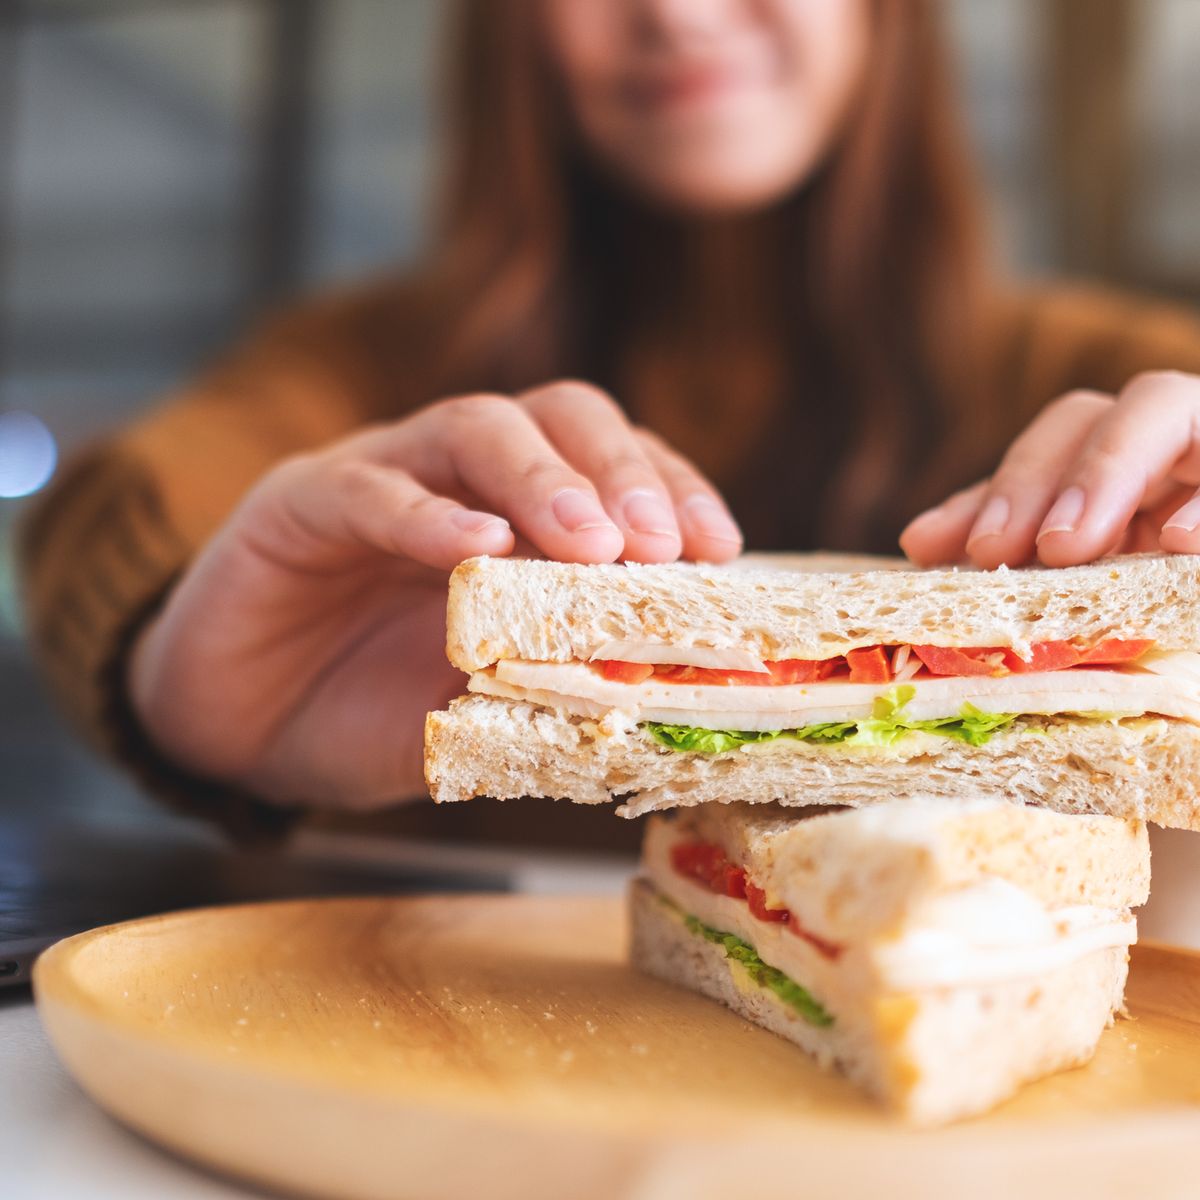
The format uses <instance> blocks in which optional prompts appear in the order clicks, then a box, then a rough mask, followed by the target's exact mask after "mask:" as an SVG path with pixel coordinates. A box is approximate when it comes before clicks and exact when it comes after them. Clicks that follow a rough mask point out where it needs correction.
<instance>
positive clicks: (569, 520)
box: [550, 488, 617, 533]
mask: <svg viewBox="0 0 1200 1200" xmlns="http://www.w3.org/2000/svg"><path fill="white" fill-rule="evenodd" d="M550 507H551V508H552V509H553V510H554V515H555V516H556V517H557V518H558V523H559V524H560V525H561V526H562V527H563V528H564V529H565V530H566V531H567V532H568V533H583V532H584V531H585V530H588V529H616V528H617V527H616V526H615V525H614V524H613V523H612V521H610V520H609V519H608V514H607V513H606V512H605V511H604V509H602V508H601V507H600V502H599V501H598V500H597V499H596V498H595V497H594V496H589V495H588V494H587V493H586V492H581V491H579V490H578V489H577V488H564V489H563V490H562V491H561V492H559V493H558V494H557V495H556V496H555V497H554V499H553V500H551V501H550Z"/></svg>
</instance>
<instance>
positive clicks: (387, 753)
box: [25, 0, 1200, 832]
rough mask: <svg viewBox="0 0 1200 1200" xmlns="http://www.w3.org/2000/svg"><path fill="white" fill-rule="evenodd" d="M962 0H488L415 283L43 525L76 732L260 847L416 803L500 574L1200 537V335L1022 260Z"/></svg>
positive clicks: (117, 446) (67, 482)
mask: <svg viewBox="0 0 1200 1200" xmlns="http://www.w3.org/2000/svg"><path fill="white" fill-rule="evenodd" d="M931 7H932V6H931V5H929V4H927V3H921V2H914V3H909V4H904V5H901V4H896V3H890V2H887V0H875V2H871V0H619V2H614V3H604V4H598V3H595V0H508V2H507V3H505V4H496V3H493V2H492V0H465V2H464V3H462V4H461V11H460V13H459V19H458V22H457V26H456V43H455V47H454V56H453V60H452V63H453V90H452V97H451V99H452V104H451V110H450V127H449V148H450V161H449V164H448V167H449V169H448V173H447V186H446V188H445V192H444V196H443V200H442V203H441V205H440V207H439V213H440V215H441V218H442V224H441V229H440V233H439V236H438V237H437V238H436V240H435V244H434V247H433V249H432V252H431V254H430V257H429V260H428V262H427V263H426V265H425V267H424V268H423V269H422V270H421V271H419V272H417V273H415V274H414V276H413V277H411V278H409V279H406V280H399V281H398V280H385V281H383V282H380V283H378V284H375V285H372V286H370V287H368V288H365V289H362V290H360V291H357V292H355V293H353V294H350V295H345V296H340V297H336V298H334V299H330V300H326V301H321V302H318V303H315V304H312V305H310V306H308V307H306V308H304V309H302V310H300V311H298V312H296V313H293V314H291V315H289V316H286V317H284V318H283V319H281V320H280V321H278V322H277V323H276V324H275V325H274V326H272V327H271V328H269V329H268V330H266V331H264V332H262V333H261V334H259V335H258V336H257V337H255V338H254V339H252V340H251V341H250V342H249V343H248V344H247V345H246V346H244V347H243V348H242V349H241V350H240V351H238V352H237V353H235V354H234V355H233V356H232V357H230V358H229V359H228V360H227V361H225V362H224V363H223V364H222V365H220V366H219V367H218V368H217V369H216V370H214V371H212V372H211V373H209V374H208V375H207V376H206V377H204V378H203V379H202V380H200V381H199V382H198V383H196V384H194V385H193V386H191V387H190V388H188V389H187V390H185V391H184V392H183V393H182V394H181V395H179V396H176V397H175V398H174V399H173V400H172V401H171V402H170V403H169V404H167V405H166V406H164V407H162V408H160V409H159V410H157V411H155V412H152V413H151V414H150V415H149V416H148V417H147V418H145V419H144V420H143V421H141V422H140V423H139V424H137V425H136V426H135V427H133V428H132V429H130V430H128V431H126V432H124V433H122V434H120V435H119V436H117V437H115V438H114V439H112V440H111V441H110V442H108V443H107V444H105V445H102V446H100V447H98V448H96V449H94V450H93V451H92V452H91V453H90V454H88V455H87V456H85V457H83V458H82V459H81V460H79V461H78V462H76V464H75V465H74V467H73V469H72V470H71V471H70V472H68V473H67V474H66V475H65V477H64V478H63V479H62V481H61V482H60V483H59V484H58V486H57V488H56V490H55V491H54V493H53V494H52V495H51V497H50V498H49V500H48V501H47V502H46V503H45V504H44V505H43V507H42V508H41V510H40V511H39V512H38V513H37V515H36V516H35V519H34V520H33V522H32V523H31V525H30V527H29V529H28V534H27V537H26V539H25V557H26V570H27V573H28V582H29V587H28V591H29V597H30V607H31V612H32V618H33V628H34V630H35V634H36V637H37V640H38V643H39V645H40V646H41V648H42V651H43V656H44V659H45V661H46V664H47V666H48V669H49V671H50V674H51V676H52V678H53V679H54V680H55V682H56V684H57V687H58V689H59V691H60V692H61V693H62V695H63V697H64V698H65V700H66V702H67V703H68V705H69V706H70V708H71V709H72V711H73V712H74V713H75V715H76V716H77V718H79V720H80V721H81V722H82V724H83V725H84V727H85V728H87V729H89V730H90V731H91V732H92V733H93V735H94V736H95V737H96V738H97V739H98V740H99V741H100V742H101V743H102V744H104V745H105V746H106V747H107V748H108V749H109V750H110V752H112V753H114V754H116V755H118V756H120V757H122V758H124V759H125V760H126V761H127V762H129V763H130V764H131V765H133V766H135V767H136V768H138V769H140V770H141V772H142V774H143V775H144V776H145V777H146V778H147V779H148V781H149V782H150V783H151V785H152V786H154V787H156V788H157V789H158V790H159V791H160V792H162V793H163V794H166V795H170V796H173V797H174V798H175V800H176V801H177V802H178V803H180V804H183V805H185V806H188V807H190V808H191V809H192V810H194V811H201V812H205V813H208V814H210V815H213V816H215V817H217V818H218V819H222V820H224V821H225V822H226V824H227V825H229V826H230V827H232V828H237V829H240V830H241V831H243V832H246V831H248V830H251V829H253V828H261V827H263V826H264V824H270V823H271V822H272V820H273V814H274V815H276V816H277V815H279V814H282V813H285V812H286V810H287V808H288V807H289V806H325V807H343V808H350V807H354V808H367V807H375V806H379V805H383V804H385V803H387V802H389V801H393V800H395V799H397V798H401V797H404V796H410V795H415V794H419V793H420V792H421V791H422V786H421V771H420V729H421V718H422V715H423V714H424V713H425V712H426V711H427V710H428V709H431V708H435V707H438V706H440V705H442V704H444V703H445V701H446V700H448V699H449V698H450V697H451V696H452V695H454V694H456V693H457V692H458V691H459V690H460V681H459V680H458V679H457V678H455V676H454V674H453V672H452V671H451V670H450V669H449V668H448V667H447V665H446V664H445V663H444V661H443V659H442V648H441V644H442V638H441V619H442V609H443V603H444V591H445V581H446V574H447V571H448V570H449V569H450V568H451V567H453V565H454V564H455V563H456V562H458V561H460V560H462V559H463V558H466V557H468V556H470V555H474V554H508V553H512V552H515V551H516V552H533V553H540V554H544V555H548V556H551V557H556V558H561V559H569V560H574V561H580V562H610V561H614V560H617V559H622V558H623V559H634V560H642V561H647V562H658V561H669V560H673V559H675V558H678V557H680V556H683V557H686V558H695V559H711V560H715V561H720V560H724V559H728V558H730V557H732V556H733V555H734V554H736V553H737V552H738V550H739V548H740V546H741V544H742V531H743V530H744V531H745V535H746V541H747V542H748V544H749V545H750V546H751V547H753V548H768V547H786V548H790V549H802V548H805V547H813V546H817V545H824V546H830V547H834V548H845V549H862V550H879V551H885V552H886V551H889V550H892V549H893V548H894V546H895V541H896V537H897V535H899V534H900V533H901V530H902V529H904V526H905V523H906V522H909V521H911V523H910V524H908V526H907V529H904V532H903V537H902V539H901V544H902V545H903V547H904V549H905V550H906V551H907V552H908V553H909V554H910V555H911V556H912V557H913V558H914V559H916V560H917V561H920V562H941V561H945V562H949V561H955V560H959V559H970V560H972V561H974V562H976V563H978V564H981V565H985V566H994V565H996V564H998V563H1000V562H1008V563H1017V562H1023V561H1026V560H1030V559H1034V558H1035V557H1036V558H1040V559H1041V560H1042V561H1043V562H1045V563H1048V564H1068V563H1078V562H1083V561H1086V560H1088V559H1091V558H1093V557H1095V556H1097V555H1099V554H1101V553H1104V552H1105V551H1107V550H1109V549H1111V548H1113V547H1116V546H1125V547H1130V546H1156V545H1161V546H1163V547H1164V548H1166V549H1169V550H1177V551H1196V550H1200V533H1198V532H1197V528H1198V526H1200V511H1198V510H1197V504H1198V502H1197V501H1196V500H1194V499H1190V498H1189V497H1190V493H1191V490H1192V489H1193V488H1194V487H1195V485H1197V484H1198V483H1200V448H1198V447H1197V446H1196V445H1194V444H1193V438H1192V430H1193V427H1194V426H1196V424H1197V420H1198V415H1200V381H1198V380H1197V378H1195V376H1196V375H1198V374H1200V324H1197V322H1196V321H1195V320H1194V319H1192V318H1191V317H1190V316H1187V315H1184V314H1181V313H1178V312H1171V311H1169V310H1163V309H1155V308H1150V307H1147V306H1145V305H1142V304H1137V303H1134V302H1132V301H1129V300H1124V299H1121V298H1118V297H1114V296H1107V295H1100V294H1089V293H1086V292H1062V291H1059V292H1056V291H1044V292H1040V293H1029V292H1026V293H1020V292H1017V291H1015V290H1010V289H1008V288H1006V287H1003V286H1002V285H1001V283H1000V282H999V280H998V279H997V278H996V277H995V276H994V275H993V274H992V273H991V272H990V271H989V269H988V267H987V264H986V262H985V261H984V259H983V257H982V253H981V248H980V247H981V239H980V230H979V202H978V198H977V196H976V193H975V188H974V180H973V178H972V176H971V173H970V171H969V168H968V160H967V157H966V155H965V153H964V150H963V148H962V146H961V144H960V141H959V137H958V130H957V128H956V123H955V120H954V113H953V107H954V105H953V99H952V95H951V92H950V89H949V85H948V83H947V77H946V72H945V70H944V66H943V63H942V57H941V50H940V45H939V42H938V38H937V36H936V29H935V25H934V20H933V17H932V14H931ZM1168 368H1173V369H1175V370H1176V371H1180V372H1189V371H1190V372H1192V373H1193V374H1192V375H1188V374H1169V373H1165V372H1166V370H1167V369H1168ZM564 380H567V381H585V382H563V381H564ZM1022 430H1024V432H1022ZM980 480H982V482H977V481H980ZM964 489H965V490H964ZM946 495H950V496H951V498H950V499H949V500H947V501H945V502H944V503H941V504H939V505H938V507H935V508H932V509H929V510H928V511H925V512H924V513H923V515H920V516H918V515H917V514H919V513H922V510H923V509H925V508H927V506H928V505H930V504H933V503H935V502H938V501H941V500H942V499H943V497H945V496H946ZM723 497H724V499H723ZM731 513H736V514H737V516H738V518H739V520H740V522H741V528H740V529H739V526H738V525H737V524H735V522H734V520H733V517H732V515H731ZM914 517H915V518H916V519H915V520H913V518H914Z"/></svg>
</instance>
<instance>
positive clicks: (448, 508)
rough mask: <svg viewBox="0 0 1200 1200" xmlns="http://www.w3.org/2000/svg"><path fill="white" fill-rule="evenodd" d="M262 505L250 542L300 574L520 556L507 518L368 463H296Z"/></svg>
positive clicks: (274, 481) (272, 480)
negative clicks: (388, 561)
mask: <svg viewBox="0 0 1200 1200" xmlns="http://www.w3.org/2000/svg"><path fill="white" fill-rule="evenodd" d="M255 503H257V504H259V505H261V506H262V507H261V508H259V509H258V514H259V516H260V517H261V518H263V519H258V520H254V521H251V522H249V523H248V524H247V526H246V528H247V530H248V536H249V537H250V538H251V540H254V539H258V540H259V543H260V544H259V549H261V550H263V551H264V552H266V553H267V554H269V555H271V556H272V557H273V558H274V559H275V560H276V561H280V560H282V561H286V562H288V563H290V564H291V565H293V566H300V567H302V566H305V565H313V566H321V565H324V564H327V563H337V562H339V561H341V560H344V559H345V558H346V557H347V556H349V557H353V556H354V555H355V554H359V553H361V552H362V551H363V550H370V551H377V552H380V553H383V554H387V555H392V556H395V557H405V558H411V559H414V560H415V561H417V562H419V563H423V564H424V565H426V566H430V567H438V568H441V569H446V570H449V569H450V568H452V567H454V566H456V565H457V564H458V563H460V562H462V561H463V560H464V559H466V558H471V557H473V556H475V555H477V554H491V555H504V554H509V553H511V551H512V549H513V533H512V529H511V528H510V527H509V525H508V522H507V521H505V520H504V519H503V518H502V517H498V516H496V515H495V514H493V513H486V512H476V511H473V510H471V509H468V508H466V507H464V506H463V505H461V504H458V503H456V502H455V501H453V500H449V499H447V498H446V497H444V496H436V495H434V494H433V493H432V492H430V491H428V490H427V489H426V488H424V487H422V486H421V485H420V484H419V483H418V482H417V481H416V480H414V479H413V478H412V477H411V476H410V475H408V474H407V473H406V472H404V471H400V470H396V469H394V468H390V467H385V466H380V465H378V464H376V463H372V462H365V461H363V460H361V459H345V458H333V459H330V458H328V457H325V456H315V457H313V458H307V459H296V460H293V463H291V464H288V465H287V466H285V467H281V468H278V469H277V470H276V471H275V472H273V473H272V476H271V477H269V482H268V483H267V486H266V487H265V488H264V489H263V493H262V494H261V495H260V496H259V497H257V498H256V500H255ZM297 534H298V535H299V536H297ZM263 539H265V540H266V542H265V544H263ZM272 543H274V544H272Z"/></svg>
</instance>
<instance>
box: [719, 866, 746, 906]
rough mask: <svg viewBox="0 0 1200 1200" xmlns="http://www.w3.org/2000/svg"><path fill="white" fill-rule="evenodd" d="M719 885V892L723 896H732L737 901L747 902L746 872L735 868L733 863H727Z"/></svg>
mask: <svg viewBox="0 0 1200 1200" xmlns="http://www.w3.org/2000/svg"><path fill="white" fill-rule="evenodd" d="M718 883H719V885H720V886H719V888H718V889H717V890H719V891H720V892H721V893H722V894H723V895H725V896H732V897H733V898H734V899H735V900H745V898H746V872H745V871H744V870H743V869H742V868H741V867H735V866H734V865H733V864H732V863H726V864H725V869H724V870H723V871H722V872H721V875H720V878H719V880H718Z"/></svg>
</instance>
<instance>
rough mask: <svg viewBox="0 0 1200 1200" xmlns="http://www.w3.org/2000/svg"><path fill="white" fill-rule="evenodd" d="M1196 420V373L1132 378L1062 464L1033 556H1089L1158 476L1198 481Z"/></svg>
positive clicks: (1199, 411)
mask: <svg viewBox="0 0 1200 1200" xmlns="http://www.w3.org/2000/svg"><path fill="white" fill-rule="evenodd" d="M1198 423H1200V381H1197V380H1195V379H1193V378H1190V377H1188V376H1186V375H1177V374H1173V373H1171V372H1155V373H1153V374H1148V375H1141V376H1139V377H1138V378H1137V379H1136V380H1134V382H1133V383H1132V384H1130V385H1129V387H1127V388H1126V389H1125V391H1124V392H1123V393H1122V394H1121V397H1120V398H1119V400H1118V401H1117V403H1116V404H1115V405H1114V406H1113V408H1112V410H1111V411H1110V412H1109V413H1108V414H1107V415H1106V416H1104V417H1102V418H1101V419H1100V420H1099V422H1098V423H1097V424H1096V425H1095V426H1094V427H1093V429H1092V432H1091V434H1090V435H1089V436H1088V438H1087V441H1086V443H1085V444H1084V446H1083V448H1082V449H1081V451H1080V452H1079V454H1078V456H1077V457H1076V459H1075V461H1074V462H1073V463H1072V464H1071V465H1070V466H1069V467H1068V468H1067V469H1066V470H1065V471H1064V472H1063V476H1062V479H1061V481H1060V486H1059V490H1058V494H1057V498H1056V499H1055V501H1054V503H1053V505H1052V506H1051V508H1050V511H1049V512H1048V513H1047V514H1046V518H1045V520H1044V521H1043V522H1042V525H1041V528H1040V530H1039V531H1038V535H1037V547H1038V557H1039V558H1041V560H1042V561H1043V562H1044V563H1046V565H1047V566H1054V567H1060V566H1070V565H1072V564H1075V563H1082V562H1090V561H1091V560H1092V559H1094V558H1096V557H1098V556H1099V555H1101V554H1103V553H1104V551H1105V550H1106V548H1107V547H1109V546H1110V545H1112V544H1113V543H1114V542H1117V541H1119V539H1120V538H1121V535H1122V534H1123V532H1124V530H1125V527H1126V526H1127V525H1128V524H1129V522H1130V521H1131V520H1132V518H1133V516H1134V514H1135V513H1136V512H1137V511H1138V508H1139V507H1140V506H1141V505H1142V504H1143V502H1144V501H1145V500H1146V498H1147V496H1148V495H1150V494H1151V493H1152V492H1153V491H1154V490H1155V489H1156V488H1157V486H1158V485H1159V484H1160V483H1161V482H1162V480H1164V479H1165V478H1167V477H1168V476H1171V475H1173V476H1174V477H1175V478H1177V479H1178V480H1180V482H1184V483H1189V484H1197V483H1200V445H1198V444H1197V439H1196V427H1197V424H1198Z"/></svg>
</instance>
